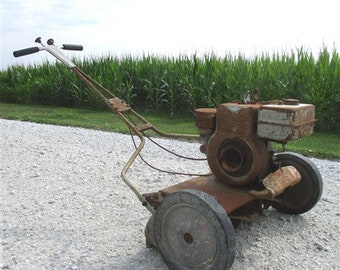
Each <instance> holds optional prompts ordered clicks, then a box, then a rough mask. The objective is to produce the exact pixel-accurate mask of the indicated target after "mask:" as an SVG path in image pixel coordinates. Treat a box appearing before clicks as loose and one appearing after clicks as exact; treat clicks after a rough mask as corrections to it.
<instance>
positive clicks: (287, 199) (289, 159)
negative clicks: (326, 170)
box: [271, 152, 323, 215]
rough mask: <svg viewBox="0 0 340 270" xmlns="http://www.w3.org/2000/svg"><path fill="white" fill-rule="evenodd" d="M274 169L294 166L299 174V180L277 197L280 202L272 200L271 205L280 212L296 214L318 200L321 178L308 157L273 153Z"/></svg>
mask: <svg viewBox="0 0 340 270" xmlns="http://www.w3.org/2000/svg"><path fill="white" fill-rule="evenodd" d="M273 159H274V160H275V163H277V164H276V165H275V170H276V169H278V168H279V166H281V167H284V166H289V165H292V166H294V167H295V168H296V169H297V170H298V172H299V173H300V175H301V181H300V182H299V183H298V184H296V185H295V186H293V187H289V188H287V189H286V190H285V191H284V192H283V193H282V194H281V195H279V196H278V197H277V199H278V200H280V201H281V202H272V203H271V206H272V207H274V208H275V209H276V210H277V211H279V212H280V213H285V214H291V215H298V214H303V213H305V212H308V211H309V210H311V209H312V208H313V207H314V206H315V205H316V203H317V202H318V201H319V200H320V198H321V194H322V187H323V184H322V178H321V175H320V172H319V170H318V168H317V167H316V166H315V164H314V163H313V162H312V161H310V160H309V159H308V158H306V157H304V156H302V155H300V154H297V153H293V152H283V153H277V154H275V155H274V158H273Z"/></svg>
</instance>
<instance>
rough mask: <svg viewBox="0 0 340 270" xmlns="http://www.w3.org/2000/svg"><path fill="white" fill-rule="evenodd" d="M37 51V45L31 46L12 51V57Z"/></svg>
mask: <svg viewBox="0 0 340 270" xmlns="http://www.w3.org/2000/svg"><path fill="white" fill-rule="evenodd" d="M39 51H40V49H39V47H31V48H26V49H22V50H18V51H14V52H13V55H14V57H20V56H24V55H28V54H32V53H37V52H39Z"/></svg>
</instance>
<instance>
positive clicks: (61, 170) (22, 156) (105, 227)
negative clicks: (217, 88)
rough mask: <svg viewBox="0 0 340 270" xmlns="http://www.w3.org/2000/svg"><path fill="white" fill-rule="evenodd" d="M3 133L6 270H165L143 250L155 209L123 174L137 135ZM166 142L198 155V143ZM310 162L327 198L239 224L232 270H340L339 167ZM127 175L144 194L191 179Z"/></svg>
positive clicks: (162, 161)
mask: <svg viewBox="0 0 340 270" xmlns="http://www.w3.org/2000/svg"><path fill="white" fill-rule="evenodd" d="M0 132H1V144H0V151H1V152H0V154H1V163H0V174H1V191H0V192H1V195H0V196H1V197H0V198H1V254H0V255H1V256H0V269H18V270H19V269H22V270H27V269H84V270H94V269H122V270H123V269H124V270H127V269H143V270H145V269H150V270H152V269H158V270H162V269H167V267H166V265H165V264H164V263H163V261H162V260H161V258H160V256H159V254H158V253H157V252H156V251H155V250H152V249H151V250H150V249H148V248H146V247H145V238H144V227H145V224H146V222H147V220H148V218H149V216H150V214H149V212H148V211H147V210H146V209H145V208H144V207H143V206H142V205H141V204H140V202H139V201H138V199H137V198H136V197H135V196H134V194H133V193H132V192H131V191H130V190H129V189H128V187H127V186H126V185H125V184H124V183H123V182H122V180H121V178H120V171H121V169H122V168H123V166H124V164H125V162H126V161H127V160H128V158H129V157H130V155H131V153H132V151H133V148H132V146H133V144H132V143H131V138H130V136H127V135H122V134H116V133H110V132H101V131H95V130H87V129H80V128H71V127H61V126H52V125H40V124H34V123H28V122H19V121H9V120H1V119H0ZM162 143H163V144H165V145H167V146H169V147H171V148H173V149H175V150H178V151H180V152H182V153H185V154H188V153H189V154H192V155H199V154H200V153H199V151H198V147H199V145H198V144H196V143H187V142H173V141H167V140H162ZM144 155H145V157H146V158H147V159H148V160H151V161H152V162H153V164H157V163H158V165H157V166H160V167H162V168H164V169H171V170H176V171H186V172H188V171H189V172H192V171H198V172H203V173H205V172H207V171H208V167H207V165H206V164H205V163H203V164H202V163H199V162H198V164H196V163H195V162H185V161H183V160H181V159H180V158H177V157H176V158H175V157H169V156H164V154H163V153H162V154H161V155H159V153H158V152H157V151H155V149H154V148H153V147H149V148H147V149H146V151H145V154H144ZM312 161H313V162H314V163H315V164H316V166H317V167H318V168H319V170H320V172H321V174H322V177H323V181H324V191H323V196H322V198H321V200H320V202H319V203H318V204H317V205H316V206H315V207H314V208H313V209H312V210H311V211H309V212H308V213H305V214H303V215H299V216H290V215H283V214H280V213H278V212H276V211H275V210H273V209H271V208H270V209H268V210H266V211H265V213H264V216H263V217H262V218H261V219H260V220H258V221H256V222H253V223H242V224H241V226H240V227H238V228H237V229H236V245H237V247H236V248H237V250H236V257H235V261H234V264H233V268H232V269H235V270H236V269H238V270H239V269H268V270H269V269H270V270H272V269H340V262H339V259H340V253H339V250H340V249H339V243H340V241H339V240H340V237H339V235H340V231H339V224H340V222H339V221H340V211H339V199H340V196H339V183H340V162H338V161H328V160H320V159H312ZM129 178H130V179H132V181H133V182H134V183H136V185H137V186H138V188H139V189H140V190H141V191H142V192H152V191H157V190H158V189H159V188H162V187H166V186H169V185H171V184H173V183H175V182H181V181H184V180H187V179H188V177H185V176H184V177H183V176H172V175H167V174H163V173H159V172H157V171H154V170H151V169H149V168H148V167H146V166H145V165H143V164H142V163H141V162H137V163H136V165H135V166H134V167H133V169H132V170H131V173H129Z"/></svg>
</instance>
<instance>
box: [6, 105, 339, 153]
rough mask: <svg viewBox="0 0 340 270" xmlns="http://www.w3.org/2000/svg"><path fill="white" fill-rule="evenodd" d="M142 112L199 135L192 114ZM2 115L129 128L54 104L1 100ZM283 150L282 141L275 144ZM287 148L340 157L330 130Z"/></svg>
mask: <svg viewBox="0 0 340 270" xmlns="http://www.w3.org/2000/svg"><path fill="white" fill-rule="evenodd" d="M140 114H141V115H142V116H143V117H145V118H146V119H147V120H148V121H150V122H151V123H152V124H153V125H155V126H156V127H157V128H159V129H161V130H163V131H166V132H172V133H182V134H197V130H196V127H195V122H194V119H193V118H192V117H182V116H177V115H176V116H174V117H170V116H169V115H168V114H160V113H154V112H149V111H143V112H140ZM0 118H5V119H16V120H22V121H31V122H36V123H47V124H55V125H65V126H75V127H83V128H90V129H97V130H103V131H112V132H120V133H127V132H128V129H127V128H126V126H125V124H124V123H123V122H121V121H120V119H119V118H118V117H117V116H116V115H115V114H114V113H113V112H111V111H109V110H93V109H79V108H63V107H55V106H40V105H39V106H38V105H35V106H32V105H18V104H9V103H0ZM274 148H275V149H276V150H281V149H282V147H281V145H279V144H274ZM286 150H287V151H293V152H298V153H301V154H304V155H306V156H310V157H319V158H328V159H340V136H339V135H336V134H328V133H314V134H312V135H311V136H309V137H306V138H302V139H299V140H297V141H293V142H290V143H288V144H287V145H286Z"/></svg>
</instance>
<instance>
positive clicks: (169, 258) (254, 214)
mask: <svg viewBox="0 0 340 270" xmlns="http://www.w3.org/2000/svg"><path fill="white" fill-rule="evenodd" d="M36 42H37V43H40V46H39V47H31V48H27V49H23V50H18V51H15V52H14V53H13V54H14V56H15V57H19V56H23V55H28V54H32V53H36V52H39V51H42V50H45V51H47V52H49V53H50V54H52V55H53V56H55V57H56V58H57V59H59V60H60V61H61V62H62V63H64V64H65V65H66V66H68V67H69V68H70V69H71V70H72V71H73V72H74V73H75V74H76V75H77V76H78V77H79V78H80V79H81V80H83V81H84V82H85V83H86V84H87V86H88V87H89V88H90V89H91V90H92V91H93V93H95V94H96V95H97V96H98V97H99V98H100V99H101V100H102V101H103V102H104V103H105V104H106V105H107V106H108V107H109V108H110V109H111V110H112V111H113V112H115V113H116V114H117V115H118V116H119V117H120V119H121V120H122V121H124V122H125V124H126V125H127V126H128V128H129V129H130V131H131V132H132V134H133V137H135V136H136V137H138V138H139V145H138V144H135V146H136V148H135V151H134V152H133V154H132V156H131V157H130V159H129V160H128V161H127V163H126V165H125V166H124V168H123V170H122V172H121V177H122V179H123V181H124V182H125V183H126V184H127V185H128V186H129V187H130V189H131V190H132V191H133V192H134V193H135V194H136V196H137V197H138V199H139V200H140V201H141V203H142V204H143V205H144V206H145V207H146V208H147V209H148V210H149V211H150V212H151V217H150V219H149V221H148V223H147V225H146V228H145V237H146V245H147V247H149V248H151V247H155V248H157V249H158V250H159V252H160V254H161V256H162V258H163V259H164V261H165V262H166V264H167V265H168V267H169V268H170V269H211V270H216V269H228V268H230V267H231V265H232V263H233V260H234V257H235V232H234V227H236V226H237V225H238V224H239V223H240V222H241V221H255V220H257V219H258V218H259V217H260V216H261V214H262V213H263V210H264V209H266V208H268V207H270V206H272V207H273V208H275V209H276V210H277V211H279V212H281V213H286V214H292V215H297V214H301V213H305V212H307V211H309V210H310V209H312V208H313V207H314V205H315V204H316V203H317V202H318V200H319V199H320V196H321V193H322V179H321V175H320V173H319V171H318V169H317V168H316V166H315V165H314V164H313V163H312V162H311V161H310V160H309V159H307V158H305V157H303V156H302V155H299V154H297V153H292V152H285V151H283V152H279V153H275V152H274V151H273V150H272V147H271V142H279V143H282V144H283V145H285V144H286V143H287V142H289V141H291V140H296V139H298V138H301V137H304V136H308V135H310V134H312V132H313V127H314V123H315V121H316V120H315V119H314V114H315V108H314V105H311V104H301V103H299V101H298V100H294V99H286V100H280V101H267V102H260V101H258V100H257V98H256V96H257V95H256V93H253V94H254V100H251V98H250V95H249V93H247V94H246V95H245V96H244V100H242V101H240V102H230V103H223V104H220V105H218V107H217V108H199V109H196V110H195V119H196V125H197V128H198V133H199V135H180V134H171V133H165V132H162V131H160V130H159V129H157V128H156V127H154V126H153V125H152V124H151V123H150V122H148V121H147V120H145V119H144V118H143V117H142V116H141V115H139V114H138V113H137V112H136V111H134V110H133V109H132V108H130V106H129V105H128V104H126V103H125V102H124V101H122V100H121V99H119V98H118V97H116V96H115V95H113V94H112V93H111V92H110V91H109V90H107V89H106V88H104V87H103V86H102V85H100V84H99V83H98V82H96V81H95V80H93V79H92V78H91V77H90V76H88V75H87V74H85V73H84V72H83V71H81V70H80V69H79V68H78V67H77V66H76V65H75V64H74V63H73V62H72V61H71V60H70V59H69V58H68V57H67V56H65V55H64V54H63V53H62V51H61V50H60V49H63V50H82V49H83V47H82V46H80V45H71V44H64V45H62V46H60V47H57V46H55V45H54V41H53V39H49V40H48V41H47V45H46V46H45V45H44V44H43V43H42V41H41V38H37V39H36ZM150 133H151V135H157V136H161V137H167V138H173V139H177V138H184V139H185V138H188V139H193V138H195V139H199V140H200V142H201V147H200V151H201V152H202V153H204V154H205V155H206V159H207V162H208V165H209V168H210V170H211V172H208V173H207V174H206V175H196V174H192V175H195V177H194V178H192V179H189V180H186V181H183V182H180V183H179V184H175V185H173V186H169V187H165V188H164V189H162V190H157V191H155V192H151V193H147V194H141V193H140V192H139V191H138V190H137V189H136V188H135V186H134V185H133V184H132V183H131V182H130V181H129V180H128V177H127V172H128V170H129V168H130V167H131V166H132V164H133V162H134V161H135V160H136V158H137V157H138V156H140V157H141V151H142V149H143V147H144V146H145V138H150ZM160 147H161V146H160Z"/></svg>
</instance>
